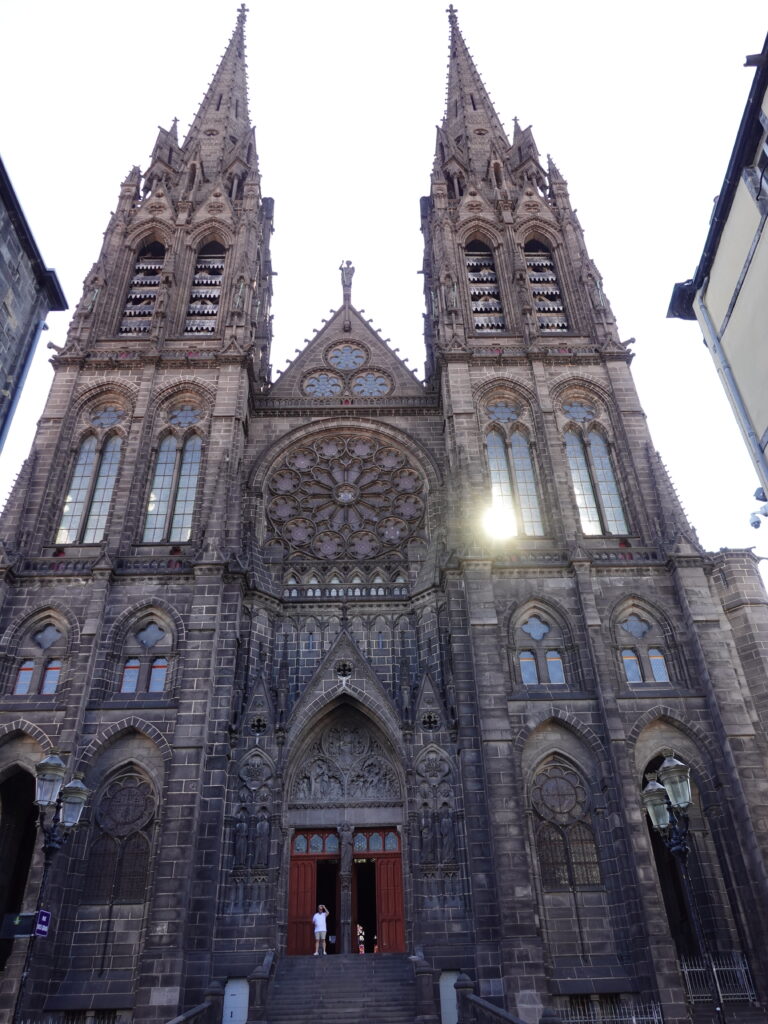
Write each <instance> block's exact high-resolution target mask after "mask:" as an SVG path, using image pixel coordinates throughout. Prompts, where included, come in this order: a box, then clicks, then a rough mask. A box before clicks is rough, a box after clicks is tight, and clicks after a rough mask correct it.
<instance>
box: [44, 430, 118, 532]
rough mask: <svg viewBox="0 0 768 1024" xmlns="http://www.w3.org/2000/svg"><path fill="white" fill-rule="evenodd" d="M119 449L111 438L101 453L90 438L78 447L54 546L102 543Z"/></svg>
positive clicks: (115, 476)
mask: <svg viewBox="0 0 768 1024" xmlns="http://www.w3.org/2000/svg"><path fill="white" fill-rule="evenodd" d="M121 447H122V441H121V439H120V438H119V437H117V436H115V435H113V436H112V437H110V438H108V439H107V441H106V442H105V443H104V446H103V447H102V449H101V452H99V448H98V442H97V440H96V438H95V437H94V436H93V435H91V436H90V437H87V438H86V439H85V440H84V441H83V443H82V444H81V445H80V448H79V450H78V453H77V459H76V461H75V467H74V469H73V470H72V477H71V479H70V482H69V488H68V489H67V495H66V497H65V499H64V507H63V509H62V512H61V519H60V520H59V528H58V530H57V532H56V543H57V544H78V543H81V544H98V542H99V541H100V540H102V539H103V537H104V531H105V529H106V526H107V518H108V516H109V508H110V505H111V503H112V493H113V491H114V488H115V481H116V480H117V473H118V470H119V468H120V449H121Z"/></svg>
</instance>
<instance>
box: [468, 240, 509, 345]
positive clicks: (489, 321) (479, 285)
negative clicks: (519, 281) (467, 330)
mask: <svg viewBox="0 0 768 1024" xmlns="http://www.w3.org/2000/svg"><path fill="white" fill-rule="evenodd" d="M464 258H465V260H466V264H467V278H468V279H469V298H470V302H471V303H472V324H473V327H474V330H476V331H482V332H483V334H487V333H488V332H493V331H504V330H506V324H505V323H504V307H503V306H502V304H501V292H500V290H499V279H498V277H497V275H496V264H495V262H494V259H493V253H492V252H491V250H490V249H489V248H488V246H487V245H485V243H484V242H470V243H469V245H467V246H466V248H465V249H464Z"/></svg>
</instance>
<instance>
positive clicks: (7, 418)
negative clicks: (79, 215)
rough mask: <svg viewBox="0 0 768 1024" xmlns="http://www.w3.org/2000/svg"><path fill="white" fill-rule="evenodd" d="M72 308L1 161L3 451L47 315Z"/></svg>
mask: <svg viewBox="0 0 768 1024" xmlns="http://www.w3.org/2000/svg"><path fill="white" fill-rule="evenodd" d="M67 308H68V307H67V300H66V299H65V298H64V293H63V292H62V290H61V285H60V284H59V279H58V278H57V277H56V274H55V272H54V271H53V270H49V269H48V268H47V267H46V266H45V263H44V262H43V258H42V256H41V255H40V250H39V249H38V248H37V245H36V243H35V239H34V238H33V236H32V232H31V231H30V229H29V225H28V224H27V220H26V217H25V216H24V211H23V210H22V208H21V206H20V204H19V200H18V197H17V196H16V192H15V191H14V188H13V185H12V184H11V180H10V178H9V177H8V173H7V171H6V169H5V164H4V163H3V162H2V160H0V451H2V448H3V444H4V442H5V437H6V434H7V433H8V428H9V426H10V423H11V418H12V416H13V412H14V410H15V408H16V403H17V401H18V398H19V395H20V393H21V389H22V387H23V386H24V380H25V378H26V376H27V371H28V369H29V364H30V362H31V361H32V356H33V355H34V352H35V346H36V344H37V339H38V338H39V337H40V332H41V331H42V330H43V329H44V327H45V318H46V317H47V316H48V313H49V312H50V311H51V310H64V309H67Z"/></svg>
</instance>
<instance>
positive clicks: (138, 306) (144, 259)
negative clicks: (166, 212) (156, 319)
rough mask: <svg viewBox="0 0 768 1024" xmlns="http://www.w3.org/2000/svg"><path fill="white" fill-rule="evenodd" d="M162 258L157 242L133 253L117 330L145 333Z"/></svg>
mask: <svg viewBox="0 0 768 1024" xmlns="http://www.w3.org/2000/svg"><path fill="white" fill-rule="evenodd" d="M164 260H165V246H164V245H162V244H161V243H160V242H152V243H150V244H149V245H145V246H144V248H143V249H142V250H141V251H140V252H139V255H138V256H137V257H136V263H135V265H134V268H133V277H132V278H131V283H130V286H129V288H128V294H127V296H126V299H125V308H124V309H123V316H122V319H121V321H120V334H149V331H150V328H151V327H152V317H153V316H154V313H155V304H156V302H157V296H158V294H159V290H160V282H161V279H162V269H163V262H164Z"/></svg>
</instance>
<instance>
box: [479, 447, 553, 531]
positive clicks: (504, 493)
mask: <svg viewBox="0 0 768 1024" xmlns="http://www.w3.org/2000/svg"><path fill="white" fill-rule="evenodd" d="M485 443H486V451H487V455H488V471H489V474H490V477H491V496H492V502H493V509H494V513H496V512H498V513H499V514H500V515H502V516H504V517H505V518H506V519H507V521H508V523H509V524H510V525H511V527H512V529H511V531H510V533H511V534H516V533H519V532H522V533H523V534H525V535H526V536H528V537H543V536H544V523H543V520H542V516H541V507H540V505H539V495H538V491H537V488H536V476H535V473H534V469H533V459H532V457H531V447H530V444H529V442H528V439H527V438H526V437H525V436H524V435H523V434H521V433H520V432H519V431H515V432H514V433H513V434H512V436H511V438H510V440H509V446H507V442H506V441H505V439H504V437H503V436H502V434H500V433H499V432H498V431H497V430H491V431H490V432H489V433H488V435H487V437H486V442H485ZM520 527H522V531H521V530H520Z"/></svg>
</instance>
